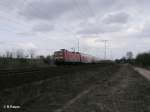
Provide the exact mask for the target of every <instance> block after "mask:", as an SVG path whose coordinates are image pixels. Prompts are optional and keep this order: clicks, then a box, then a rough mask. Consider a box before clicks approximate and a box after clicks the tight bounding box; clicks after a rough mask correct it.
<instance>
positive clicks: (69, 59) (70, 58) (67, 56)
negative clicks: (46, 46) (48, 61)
mask: <svg viewBox="0 0 150 112" xmlns="http://www.w3.org/2000/svg"><path fill="white" fill-rule="evenodd" d="M98 61H99V59H98V58H96V57H94V56H91V55H87V54H84V53H80V52H71V51H68V50H66V49H61V50H59V51H55V52H54V62H55V63H56V64H62V63H74V64H76V63H96V62H98Z"/></svg>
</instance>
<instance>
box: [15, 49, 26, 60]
mask: <svg viewBox="0 0 150 112" xmlns="http://www.w3.org/2000/svg"><path fill="white" fill-rule="evenodd" d="M16 57H17V58H25V54H24V50H23V49H18V50H17V51H16Z"/></svg>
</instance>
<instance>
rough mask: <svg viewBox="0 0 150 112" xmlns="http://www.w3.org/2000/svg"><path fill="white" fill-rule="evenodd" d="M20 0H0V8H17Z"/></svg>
mask: <svg viewBox="0 0 150 112" xmlns="http://www.w3.org/2000/svg"><path fill="white" fill-rule="evenodd" d="M20 2H21V0H0V9H1V10H6V11H8V10H13V9H15V8H17V5H18V4H19V3H20Z"/></svg>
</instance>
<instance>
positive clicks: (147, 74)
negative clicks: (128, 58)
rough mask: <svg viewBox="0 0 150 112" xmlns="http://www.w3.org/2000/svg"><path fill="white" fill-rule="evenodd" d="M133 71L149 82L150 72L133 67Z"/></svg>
mask: <svg viewBox="0 0 150 112" xmlns="http://www.w3.org/2000/svg"><path fill="white" fill-rule="evenodd" d="M134 69H135V70H136V71H137V72H139V73H140V74H141V75H143V76H144V77H145V78H147V79H148V80H149V81H150V71H149V70H146V69H143V68H139V67H134Z"/></svg>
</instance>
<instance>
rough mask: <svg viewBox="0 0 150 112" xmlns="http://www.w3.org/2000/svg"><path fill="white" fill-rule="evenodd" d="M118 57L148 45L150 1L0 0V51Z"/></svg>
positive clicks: (141, 50) (149, 38) (145, 49)
mask: <svg viewBox="0 0 150 112" xmlns="http://www.w3.org/2000/svg"><path fill="white" fill-rule="evenodd" d="M78 40H79V43H80V51H81V52H84V53H87V54H92V55H94V56H98V57H100V58H103V56H104V42H102V40H108V42H107V57H108V58H120V57H122V56H124V55H125V54H126V52H127V51H132V52H133V53H134V55H136V54H137V53H139V52H144V51H149V50H150V0H0V52H1V53H3V52H5V51H8V50H9V51H14V50H16V49H24V50H25V51H27V50H30V49H34V50H35V51H36V54H37V55H38V54H43V55H47V54H52V53H53V52H54V51H55V50H59V49H61V48H65V49H68V50H71V48H73V47H74V48H76V50H77V45H78V44H77V43H78Z"/></svg>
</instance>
